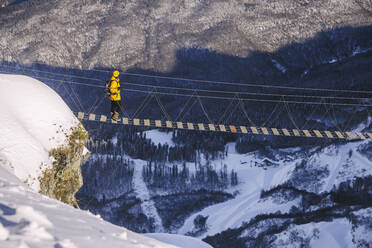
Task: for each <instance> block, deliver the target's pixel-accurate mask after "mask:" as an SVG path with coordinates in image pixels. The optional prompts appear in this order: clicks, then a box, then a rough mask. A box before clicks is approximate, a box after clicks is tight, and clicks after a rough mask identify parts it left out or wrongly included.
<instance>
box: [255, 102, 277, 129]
mask: <svg viewBox="0 0 372 248" xmlns="http://www.w3.org/2000/svg"><path fill="white" fill-rule="evenodd" d="M278 106H279V103H277V104H275V107H274V109H273V111H271V113H270V115H269V116H268V117H267V118H266V120H265V121H264V122H263V123H261V127H264V126H265V125H266V123H267V122H268V121H269V119H270V118H271V116H272V115H273V114H274V112H275V111H276V108H277V107H278ZM254 126H255V125H254Z"/></svg>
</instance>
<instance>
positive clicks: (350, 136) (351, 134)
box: [345, 132, 355, 139]
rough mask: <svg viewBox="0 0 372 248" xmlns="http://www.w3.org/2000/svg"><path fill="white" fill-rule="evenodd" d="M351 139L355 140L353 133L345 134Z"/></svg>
mask: <svg viewBox="0 0 372 248" xmlns="http://www.w3.org/2000/svg"><path fill="white" fill-rule="evenodd" d="M345 133H346V135H347V137H348V138H349V139H355V137H354V134H353V133H351V132H345Z"/></svg>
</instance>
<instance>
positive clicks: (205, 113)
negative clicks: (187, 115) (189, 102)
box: [197, 96, 213, 123]
mask: <svg viewBox="0 0 372 248" xmlns="http://www.w3.org/2000/svg"><path fill="white" fill-rule="evenodd" d="M197 99H198V102H199V104H200V107H201V109H202V110H203V113H204V115H205V117H207V120H208V121H209V123H213V121H212V119H211V118H209V115H208V113H207V110H206V109H205V107H204V104H203V103H202V101H201V99H200V97H199V96H198V97H197Z"/></svg>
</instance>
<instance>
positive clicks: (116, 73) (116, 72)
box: [112, 71, 120, 77]
mask: <svg viewBox="0 0 372 248" xmlns="http://www.w3.org/2000/svg"><path fill="white" fill-rule="evenodd" d="M119 74H120V72H119V71H114V73H112V75H113V76H114V77H118V76H119Z"/></svg>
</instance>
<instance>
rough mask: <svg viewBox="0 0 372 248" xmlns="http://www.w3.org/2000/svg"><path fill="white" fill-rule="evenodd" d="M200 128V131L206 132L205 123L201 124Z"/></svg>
mask: <svg viewBox="0 0 372 248" xmlns="http://www.w3.org/2000/svg"><path fill="white" fill-rule="evenodd" d="M198 128H199V130H200V131H205V127H204V124H203V123H199V124H198Z"/></svg>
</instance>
